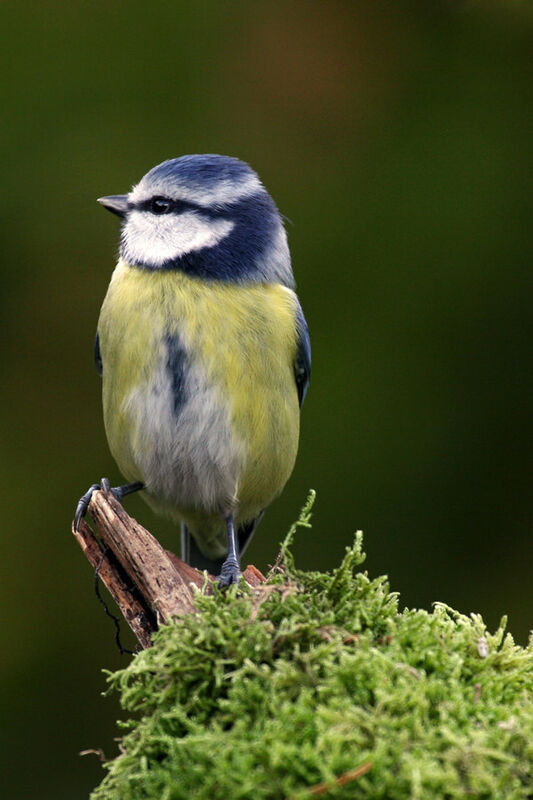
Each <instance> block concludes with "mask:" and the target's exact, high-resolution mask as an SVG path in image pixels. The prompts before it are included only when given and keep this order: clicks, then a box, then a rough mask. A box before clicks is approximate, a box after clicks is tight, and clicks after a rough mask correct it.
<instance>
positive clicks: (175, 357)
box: [165, 334, 187, 417]
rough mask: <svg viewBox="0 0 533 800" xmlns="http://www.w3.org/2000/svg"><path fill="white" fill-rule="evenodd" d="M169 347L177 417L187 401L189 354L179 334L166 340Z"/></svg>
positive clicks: (168, 366)
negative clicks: (186, 370) (186, 379)
mask: <svg viewBox="0 0 533 800" xmlns="http://www.w3.org/2000/svg"><path fill="white" fill-rule="evenodd" d="M165 344H166V347H167V370H168V372H169V375H170V381H171V387H172V398H173V408H174V415H175V416H176V417H177V416H179V414H180V411H181V409H182V407H183V404H184V403H185V401H186V399H187V396H186V395H187V391H186V387H185V369H186V365H187V353H186V351H185V348H184V347H183V344H182V342H181V339H180V337H179V336H178V334H173V335H172V336H167V337H166V338H165Z"/></svg>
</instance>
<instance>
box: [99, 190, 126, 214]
mask: <svg viewBox="0 0 533 800" xmlns="http://www.w3.org/2000/svg"><path fill="white" fill-rule="evenodd" d="M97 202H98V203H101V204H102V205H103V206H104V208H107V210H108V211H111V213H112V214H116V215H117V217H124V216H126V212H127V210H128V195H127V194H110V195H109V196H108V197H99V198H98V201H97Z"/></svg>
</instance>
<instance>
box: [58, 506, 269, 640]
mask: <svg viewBox="0 0 533 800" xmlns="http://www.w3.org/2000/svg"><path fill="white" fill-rule="evenodd" d="M88 511H89V514H90V516H91V517H92V519H93V521H94V524H95V527H96V530H97V532H98V535H99V537H100V538H98V536H97V535H96V534H95V533H94V531H93V530H92V528H91V527H90V526H89V525H88V524H87V522H86V521H85V520H82V521H81V523H80V526H79V530H77V531H76V530H74V525H73V526H72V533H73V534H74V536H75V537H76V539H77V541H78V544H79V545H80V547H81V549H82V550H83V552H84V553H85V556H86V558H87V559H88V560H89V562H90V563H91V564H92V566H93V567H94V568H95V569H96V568H97V567H98V566H99V572H98V574H99V576H100V578H101V579H102V581H103V582H104V584H105V586H106V587H107V589H108V591H109V593H110V594H111V596H112V597H113V599H114V600H115V602H116V604H117V605H118V607H119V609H120V611H121V613H122V615H123V617H124V619H125V620H126V622H127V623H128V625H129V626H130V628H131V630H132V631H133V633H134V634H135V636H136V637H137V639H138V641H139V644H140V645H141V647H142V648H146V647H150V645H151V643H152V641H151V637H152V634H153V633H154V631H156V630H157V629H158V627H159V625H161V624H167V623H168V622H170V620H171V619H172V617H183V616H184V615H185V614H190V613H191V612H192V611H193V610H194V591H195V587H198V588H201V587H202V586H203V585H204V583H205V575H204V573H202V572H199V571H198V570H196V569H194V568H193V567H191V566H189V565H188V564H186V563H185V562H184V561H182V560H181V559H180V558H178V557H177V556H176V555H174V553H171V552H170V551H168V550H165V549H164V548H163V547H162V546H161V545H160V544H159V542H158V541H157V539H156V538H155V537H154V536H152V534H151V533H149V531H147V530H146V528H143V526H142V525H140V524H139V523H138V522H137V520H135V519H133V517H130V516H129V514H127V513H126V511H125V510H124V508H123V506H122V505H121V504H120V503H119V502H118V501H117V500H115V498H114V497H113V495H111V494H109V495H108V496H106V495H105V494H104V492H102V491H97V492H94V493H93V496H92V498H91V502H90V503H89V509H88ZM106 548H107V551H106ZM104 552H105V557H104V558H103V555H104ZM243 577H244V579H245V581H246V583H247V584H248V585H249V586H253V587H255V586H258V585H259V584H261V583H264V581H265V577H264V575H262V573H261V572H260V571H259V570H258V569H256V568H255V567H254V566H249V567H247V568H246V569H245V571H244V573H243ZM209 580H210V581H211V582H212V581H213V580H214V578H213V576H212V575H209ZM207 591H208V593H212V591H213V590H212V587H211V586H209V587H208V588H207Z"/></svg>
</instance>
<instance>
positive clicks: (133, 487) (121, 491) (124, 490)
mask: <svg viewBox="0 0 533 800" xmlns="http://www.w3.org/2000/svg"><path fill="white" fill-rule="evenodd" d="M99 489H101V490H102V492H103V493H104V494H105V495H106V497H107V495H109V493H111V494H112V495H113V497H114V498H115V500H118V502H119V503H121V502H122V498H123V497H125V496H126V495H127V494H131V493H132V492H138V491H140V490H141V489H144V483H141V482H140V481H137V482H136V483H127V484H126V485H125V486H114V487H113V488H111V485H110V483H109V478H102V480H101V481H100V483H93V485H92V486H91V487H90V488H89V489H88V490H87V491H86V492H85V494H84V495H83V496H82V497H80V499H79V500H78V505H77V506H76V513H75V514H74V530H75V531H77V530H78V529H79V527H80V522H81V520H82V519H83V517H84V516H85V514H86V513H87V509H88V508H89V503H90V502H91V497H92V496H93V494H94V492H96V491H98V490H99Z"/></svg>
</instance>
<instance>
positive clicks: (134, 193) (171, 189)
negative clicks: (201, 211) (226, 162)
mask: <svg viewBox="0 0 533 800" xmlns="http://www.w3.org/2000/svg"><path fill="white" fill-rule="evenodd" d="M260 191H264V188H263V185H262V183H261V181H260V180H259V178H258V177H257V175H256V174H255V173H253V172H250V173H249V174H248V175H243V176H240V177H239V178H220V179H219V180H217V181H215V182H211V183H210V184H208V185H205V186H202V184H201V183H199V182H195V183H192V182H189V181H184V180H179V179H177V178H168V177H163V178H156V177H151V176H148V175H146V176H145V177H144V178H143V179H142V180H141V181H139V183H138V184H137V185H136V186H134V187H133V189H132V190H131V192H130V194H129V198H128V199H129V201H130V202H132V203H141V202H143V201H144V200H148V199H149V198H150V197H154V196H158V195H159V196H161V197H170V198H171V199H172V200H187V201H188V202H189V203H197V204H198V205H200V206H205V207H206V208H207V207H209V206H212V205H218V204H226V203H236V202H238V201H239V200H242V199H244V198H245V197H251V196H252V195H254V194H257V193H258V192H260Z"/></svg>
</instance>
